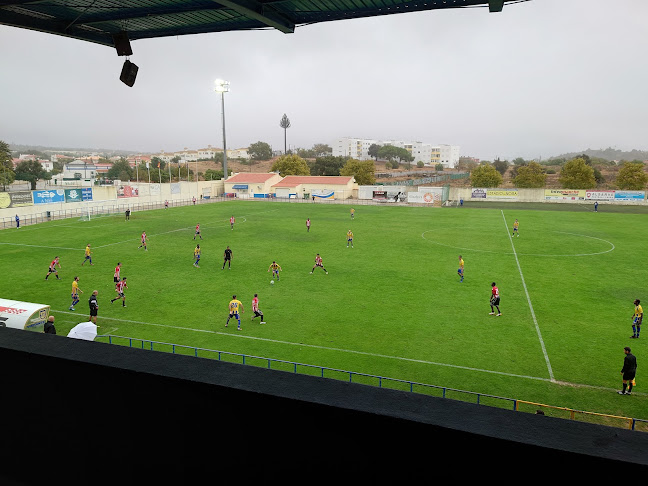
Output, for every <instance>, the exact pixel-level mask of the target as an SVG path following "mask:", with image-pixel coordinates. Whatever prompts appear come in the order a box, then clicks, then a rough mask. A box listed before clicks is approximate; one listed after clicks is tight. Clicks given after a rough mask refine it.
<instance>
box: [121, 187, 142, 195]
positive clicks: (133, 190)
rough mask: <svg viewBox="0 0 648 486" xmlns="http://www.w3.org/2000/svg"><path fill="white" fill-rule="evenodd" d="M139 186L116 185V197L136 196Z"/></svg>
mask: <svg viewBox="0 0 648 486" xmlns="http://www.w3.org/2000/svg"><path fill="white" fill-rule="evenodd" d="M138 196H139V188H138V187H137V186H126V185H120V186H117V197H138Z"/></svg>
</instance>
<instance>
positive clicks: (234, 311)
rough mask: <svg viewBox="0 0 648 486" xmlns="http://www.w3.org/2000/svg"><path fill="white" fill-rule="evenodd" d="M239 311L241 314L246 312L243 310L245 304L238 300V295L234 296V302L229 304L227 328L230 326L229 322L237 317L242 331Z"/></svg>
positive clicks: (239, 328)
mask: <svg viewBox="0 0 648 486" xmlns="http://www.w3.org/2000/svg"><path fill="white" fill-rule="evenodd" d="M239 310H240V311H241V313H243V312H245V311H244V310H243V303H241V301H240V300H237V299H236V294H234V295H232V300H230V303H229V317H228V318H227V322H226V323H225V327H227V325H228V324H229V321H230V319H231V318H232V317H235V318H236V320H237V321H238V330H239V331H240V330H241V316H240V314H239Z"/></svg>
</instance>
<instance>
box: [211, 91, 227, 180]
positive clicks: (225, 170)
mask: <svg viewBox="0 0 648 486" xmlns="http://www.w3.org/2000/svg"><path fill="white" fill-rule="evenodd" d="M229 90H230V83H229V81H225V80H223V79H217V80H216V81H214V91H216V92H217V93H220V94H221V111H222V113H223V179H224V180H227V141H226V138H225V93H229Z"/></svg>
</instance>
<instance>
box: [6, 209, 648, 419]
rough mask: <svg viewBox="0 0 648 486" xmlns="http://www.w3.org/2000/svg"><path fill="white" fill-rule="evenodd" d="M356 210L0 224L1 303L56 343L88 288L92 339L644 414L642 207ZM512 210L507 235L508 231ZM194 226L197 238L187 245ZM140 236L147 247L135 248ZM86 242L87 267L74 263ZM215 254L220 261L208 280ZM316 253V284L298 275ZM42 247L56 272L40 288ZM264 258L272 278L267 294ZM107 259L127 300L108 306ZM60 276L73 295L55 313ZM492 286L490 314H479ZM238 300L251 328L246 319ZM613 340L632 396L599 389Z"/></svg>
mask: <svg viewBox="0 0 648 486" xmlns="http://www.w3.org/2000/svg"><path fill="white" fill-rule="evenodd" d="M355 209H356V213H355V218H354V219H353V220H352V219H351V216H350V206H348V205H326V204H282V203H267V202H257V201H254V202H252V201H249V202H244V201H233V202H223V203H213V204H203V205H198V206H188V207H180V208H172V209H169V210H163V209H162V210H155V211H146V212H137V213H133V214H132V215H131V219H130V221H125V219H124V217H123V215H114V216H105V217H99V218H96V219H93V220H91V221H78V220H60V221H53V222H49V223H43V224H39V225H34V226H27V227H22V228H20V229H11V230H4V231H1V232H0V252H1V254H2V262H3V267H4V268H5V272H4V274H5V278H4V279H2V281H1V282H0V296H1V297H3V298H7V299H15V300H23V301H29V302H38V303H44V304H49V305H51V308H52V314H53V315H55V316H56V319H57V320H56V326H57V330H58V333H59V334H61V335H66V334H67V332H68V331H69V330H70V329H71V327H73V326H74V325H75V324H77V323H79V322H83V321H85V320H87V315H88V303H87V302H88V298H89V297H90V294H91V293H92V291H93V290H98V291H99V295H98V297H99V306H100V307H99V318H98V324H99V325H100V326H101V327H100V329H99V332H100V333H101V334H113V335H118V336H127V337H133V338H138V339H146V340H152V341H160V342H166V343H175V344H181V345H187V346H194V347H198V348H206V349H213V350H220V351H228V352H233V353H243V354H246V355H254V356H261V357H266V358H275V359H280V360H287V361H294V362H299V363H305V364H313V365H317V366H324V367H329V368H335V369H341V370H348V371H354V372H359V373H367V374H372V375H379V376H384V377H389V378H396V379H402V380H411V381H415V382H419V383H426V384H432V385H439V386H445V387H451V388H456V389H460V390H468V391H473V392H479V393H484V394H491V395H497V396H503V397H510V398H516V399H520V400H528V401H531V402H539V403H543V404H548V405H553V406H561V407H569V408H574V409H577V410H585V411H593V412H600V413H606V414H613V415H620V416H629V417H635V418H642V419H648V411H647V410H648V407H646V405H647V403H648V400H647V396H648V395H647V394H646V393H645V392H644V386H643V385H644V384H648V378H646V381H644V379H643V378H642V376H643V374H642V371H641V370H642V369H643V365H642V364H643V363H648V358H646V356H647V353H646V345H645V342H646V340H648V333H647V334H646V335H645V336H642V337H641V338H640V339H630V338H629V336H630V335H631V334H632V329H631V316H632V314H633V311H634V306H633V301H634V299H636V298H639V299H642V300H644V299H645V300H644V302H645V303H646V304H648V295H645V294H646V292H645V290H646V282H647V281H648V270H647V268H646V264H645V262H644V255H645V239H646V229H645V227H644V226H643V222H644V219H645V215H642V214H632V213H628V214H626V213H610V212H605V211H601V212H598V213H594V212H592V211H590V210H584V208H583V207H574V210H573V211H546V210H528V209H520V208H519V207H513V206H506V205H502V206H501V207H499V208H497V209H495V208H490V209H487V208H471V207H463V208H442V209H437V208H421V207H386V206H356V207H355ZM601 209H604V207H602V208H601ZM232 215H233V216H234V217H235V218H236V223H235V225H234V229H233V230H232V229H230V224H229V218H230V216H232ZM307 218H310V220H311V222H312V226H311V229H310V231H309V232H307V229H306V219H307ZM516 218H517V219H518V220H519V221H520V231H519V233H520V236H519V237H515V238H511V234H512V231H513V222H514V220H515V219H516ZM197 223H200V225H201V229H202V237H203V240H196V241H194V240H193V237H194V227H195V225H196V224H197ZM349 229H351V230H352V231H353V233H354V241H353V246H354V247H353V248H347V241H346V240H347V238H346V232H347V231H348V230H349ZM142 231H146V233H147V235H148V237H149V242H148V251H144V250H143V249H138V248H137V247H138V246H139V237H140V234H141V232H142ZM87 243H90V244H91V247H92V249H93V254H92V258H93V263H94V265H93V266H89V265H88V264H86V265H84V266H81V263H82V262H83V255H84V248H85V245H86V244H87ZM196 243H199V244H200V246H201V248H202V259H201V261H200V268H195V267H194V266H193V265H192V264H193V250H194V247H195V245H196ZM228 245H229V246H230V247H231V249H232V251H233V260H232V267H231V270H230V269H228V268H227V267H226V268H225V269H224V270H223V269H222V264H223V252H224V250H225V247H226V246H228ZM316 253H320V254H321V256H322V258H323V262H324V267H325V268H326V270H327V271H328V275H327V274H325V273H324V271H323V270H322V269H320V268H317V269H316V270H315V272H314V273H313V274H310V272H311V269H312V267H313V264H314V259H315V255H316ZM460 254H461V255H462V256H463V259H464V261H465V279H464V282H459V277H458V276H457V268H458V257H459V255H460ZM57 255H58V256H59V257H60V263H61V265H62V268H61V269H60V270H59V275H60V277H61V280H60V281H59V280H56V279H55V277H54V275H51V276H50V278H49V280H48V281H45V274H46V273H47V267H48V264H49V262H50V261H51V260H52V259H53V258H54V257H55V256H57ZM273 260H276V261H277V263H279V265H281V268H282V272H281V278H280V280H278V281H275V283H274V285H271V284H270V280H271V274H270V273H268V272H267V270H268V267H269V265H270V264H271V263H272V261H273ZM117 262H121V263H122V277H127V283H128V289H127V290H126V304H127V307H122V306H121V304H120V301H117V302H115V303H113V304H111V303H110V299H111V298H113V297H115V291H114V284H113V269H114V267H115V265H116V263H117ZM9 269H11V271H8V270H9ZM9 276H10V277H9ZM74 276H79V277H80V281H79V284H80V288H81V289H82V290H83V292H84V293H83V294H82V295H81V302H80V303H79V304H77V306H76V311H75V312H71V311H69V310H68V307H69V305H70V298H69V296H70V288H71V283H72V279H73V277H74ZM7 277H9V278H7ZM491 282H496V283H497V286H498V287H499V291H500V295H501V306H500V308H501V311H502V314H503V315H502V316H501V317H496V316H493V315H489V312H490V306H489V297H490V291H491ZM254 293H258V294H259V299H260V308H261V310H262V311H263V312H264V314H265V320H266V321H267V324H264V325H261V324H260V319H258V318H257V319H256V320H255V321H253V322H251V320H250V318H251V316H252V311H251V300H252V297H253V295H254ZM233 294H236V295H237V298H238V299H239V300H241V301H242V302H243V305H244V310H245V312H244V313H243V314H242V316H241V317H242V330H240V331H238V330H237V326H236V321H234V320H232V321H230V325H229V327H227V328H226V327H225V322H226V319H227V316H228V307H227V306H228V303H229V301H230V300H231V298H232V295H233ZM647 332H648V331H647ZM624 346H631V347H632V350H633V353H634V354H635V355H636V356H637V360H638V363H639V367H638V376H637V386H636V387H635V389H634V393H633V396H619V395H617V393H616V390H618V389H620V387H621V374H620V370H621V366H622V363H623V357H624V354H623V347H624ZM646 366H648V365H646ZM647 376H648V375H647Z"/></svg>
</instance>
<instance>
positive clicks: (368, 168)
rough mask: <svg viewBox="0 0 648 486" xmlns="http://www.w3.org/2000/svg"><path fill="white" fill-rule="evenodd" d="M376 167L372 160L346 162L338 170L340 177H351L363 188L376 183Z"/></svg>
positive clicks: (350, 160)
mask: <svg viewBox="0 0 648 486" xmlns="http://www.w3.org/2000/svg"><path fill="white" fill-rule="evenodd" d="M375 174H376V166H375V165H374V162H373V160H356V159H349V160H347V162H346V164H344V167H342V168H341V169H340V175H342V176H353V177H354V178H355V181H356V182H357V183H358V184H360V185H363V186H366V185H372V184H375V183H376V175H375Z"/></svg>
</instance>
